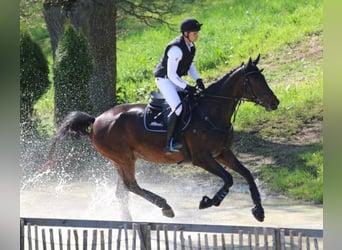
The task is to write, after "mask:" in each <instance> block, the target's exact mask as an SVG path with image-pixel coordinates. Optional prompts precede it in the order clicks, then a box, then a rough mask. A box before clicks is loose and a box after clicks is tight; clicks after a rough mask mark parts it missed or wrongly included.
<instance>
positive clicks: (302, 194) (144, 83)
mask: <svg viewBox="0 0 342 250" xmlns="http://www.w3.org/2000/svg"><path fill="white" fill-rule="evenodd" d="M184 2H185V3H184V9H185V10H187V11H186V13H182V14H175V15H173V17H172V18H171V19H170V20H168V22H171V23H173V24H175V25H174V30H170V29H168V28H167V27H166V26H162V25H160V26H156V27H153V28H146V29H138V30H136V29H134V25H135V23H134V22H130V25H131V27H128V29H127V30H129V32H127V33H125V35H123V36H121V35H120V36H118V41H117V42H118V44H117V47H118V50H117V53H118V55H117V58H118V61H117V68H118V83H117V89H118V95H119V98H120V101H121V102H146V101H147V99H148V96H149V92H150V91H151V90H155V89H156V86H155V84H154V79H153V76H152V71H153V69H154V67H155V65H156V64H157V62H158V61H159V59H160V56H161V55H162V53H163V50H164V48H165V45H166V44H167V43H168V42H169V41H170V40H171V39H172V38H174V37H175V36H177V35H178V32H177V30H178V23H179V22H180V20H182V19H183V18H184V17H187V16H194V17H196V18H198V19H199V20H200V21H201V22H202V23H203V24H204V25H203V29H202V31H201V32H200V39H199V40H198V42H197V43H196V45H197V55H196V63H197V68H198V71H199V72H200V74H201V76H202V78H203V79H204V81H205V83H206V84H209V83H210V82H212V81H213V80H214V79H216V78H218V77H220V76H222V75H224V74H225V73H226V72H228V71H229V70H230V69H232V68H234V67H236V66H238V65H239V64H240V63H241V62H243V61H246V60H248V58H249V57H250V56H252V57H256V56H257V55H258V54H259V53H260V54H261V61H260V67H262V68H264V69H265V71H264V72H265V76H266V79H267V81H268V82H269V84H270V86H271V88H272V89H273V90H274V92H275V93H276V95H277V96H278V97H279V99H280V101H281V104H280V106H279V109H278V110H277V111H274V112H270V113H268V112H265V111H264V110H263V109H262V108H260V107H257V106H255V105H253V104H249V103H244V104H243V105H241V107H240V109H239V111H238V115H237V117H236V121H235V123H234V127H235V130H236V132H237V139H236V143H235V145H234V150H236V151H237V152H238V153H239V152H248V153H252V154H255V155H257V156H261V157H264V158H271V163H270V164H265V165H263V166H261V168H260V169H259V170H257V171H256V174H258V177H260V178H261V179H262V180H263V181H264V182H266V183H267V184H268V186H269V188H270V189H271V190H274V191H277V192H281V193H284V194H286V195H289V196H291V197H294V198H298V199H302V200H308V201H314V202H316V203H321V202H322V197H323V188H322V185H323V149H322V142H321V141H318V142H310V141H309V142H305V141H301V142H300V143H299V144H300V145H298V142H296V141H294V139H293V137H295V136H297V137H298V134H300V133H301V132H302V131H303V130H305V129H306V128H307V127H308V126H309V125H310V124H311V123H313V122H314V121H316V120H318V121H320V120H321V119H322V117H323V104H322V98H323V80H322V79H323V77H322V75H323V72H322V65H321V59H320V62H317V61H318V58H317V57H312V56H311V55H310V54H309V53H307V51H309V50H310V49H311V47H312V45H311V44H310V41H311V40H310V39H311V38H312V37H318V39H319V41H318V44H320V45H321V44H322V29H323V20H322V19H323V15H322V10H323V1H322V0H308V1H296V0H288V1H269V0H261V1H248V0H231V1H216V0H213V1H208V0H202V1H184ZM136 25H139V27H141V24H139V23H138V22H137V23H136ZM175 30H176V31H175ZM40 34H41V33H40ZM42 44H48V43H45V42H44V43H42ZM298 45H300V46H298ZM46 46H48V45H46ZM314 46H316V44H315V45H314ZM44 51H49V49H48V48H45V49H44ZM50 63H51V60H50ZM52 109H53V90H52V89H51V90H50V91H49V92H48V93H47V94H46V95H44V96H43V97H42V99H41V100H40V102H39V103H38V104H37V105H36V116H37V118H38V119H40V120H42V125H43V126H44V127H46V131H48V133H50V134H51V133H52V132H53V131H54V127H53V125H52V124H53V123H52V121H53V117H52V115H53V112H51V110H52Z"/></svg>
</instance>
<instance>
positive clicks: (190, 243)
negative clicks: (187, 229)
mask: <svg viewBox="0 0 342 250" xmlns="http://www.w3.org/2000/svg"><path fill="white" fill-rule="evenodd" d="M188 241H189V250H192V240H191V235H188Z"/></svg>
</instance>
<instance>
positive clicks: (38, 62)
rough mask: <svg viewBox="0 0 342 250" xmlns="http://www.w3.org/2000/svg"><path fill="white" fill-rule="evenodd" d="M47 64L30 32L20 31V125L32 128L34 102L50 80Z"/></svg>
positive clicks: (25, 128) (43, 91)
mask: <svg viewBox="0 0 342 250" xmlns="http://www.w3.org/2000/svg"><path fill="white" fill-rule="evenodd" d="M48 75H49V70H48V64H47V61H46V59H45V57H44V54H43V52H42V50H41V48H40V46H39V45H38V44H37V43H36V42H34V41H33V40H32V38H31V36H30V34H29V33H28V32H27V31H25V30H21V32H20V125H21V126H22V129H23V130H25V131H26V130H29V129H32V125H33V120H32V119H33V118H32V117H33V107H34V104H35V103H36V102H37V101H38V100H39V99H40V98H41V96H42V95H43V94H44V93H45V92H46V91H47V89H48V87H49V85H50V81H49V78H48Z"/></svg>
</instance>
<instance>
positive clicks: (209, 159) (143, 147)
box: [49, 54, 279, 222]
mask: <svg viewBox="0 0 342 250" xmlns="http://www.w3.org/2000/svg"><path fill="white" fill-rule="evenodd" d="M259 59H260V54H259V55H258V56H257V58H256V59H254V60H252V59H251V57H249V60H248V62H247V63H242V64H241V65H240V66H238V67H236V68H235V69H233V70H231V71H230V72H228V73H227V74H226V75H224V76H223V77H222V78H220V79H218V80H217V81H216V82H213V83H210V84H209V86H208V87H207V88H206V89H204V90H202V91H201V92H200V93H199V94H198V96H197V105H196V106H195V107H194V108H193V110H192V116H191V121H190V122H189V124H188V126H187V127H186V129H185V130H184V131H182V137H183V142H184V147H185V148H186V149H187V154H185V153H184V151H180V152H172V153H166V152H165V151H164V146H165V141H166V133H156V132H151V131H148V130H146V128H145V127H144V121H143V116H144V110H145V108H146V106H147V104H141V103H126V104H119V105H116V106H114V107H112V108H110V109H109V110H107V111H105V112H103V113H102V114H100V115H99V116H97V117H94V116H92V115H90V114H88V113H85V112H82V111H72V112H69V114H68V115H67V116H66V117H65V119H64V120H63V122H62V123H61V125H60V127H59V128H58V130H57V132H56V134H55V135H54V137H53V143H52V147H51V149H50V154H49V155H50V156H49V158H50V161H52V159H51V158H52V155H53V150H52V149H53V148H54V145H55V144H56V142H57V140H60V139H61V138H63V137H65V136H68V135H69V136H72V137H74V138H81V136H86V137H88V138H89V139H90V141H91V143H92V145H93V146H94V148H95V149H96V150H97V151H98V152H99V153H100V154H101V155H102V156H104V157H106V158H108V159H109V160H110V161H111V162H112V163H113V164H114V166H115V168H116V170H117V173H118V175H119V177H120V178H119V180H121V183H123V185H122V186H121V187H120V185H118V186H117V191H116V193H117V195H118V191H119V189H120V188H121V190H122V188H123V187H124V189H126V190H128V191H130V192H132V193H135V194H136V195H139V196H141V197H143V198H144V199H146V200H147V201H149V202H151V203H152V204H154V205H156V206H158V207H159V208H161V210H162V214H163V215H164V216H166V217H170V218H172V217H174V216H175V214H174V211H173V209H172V208H171V206H170V205H169V204H168V203H167V201H166V199H164V198H163V197H160V196H159V195H157V194H155V193H153V192H151V191H149V190H146V189H143V188H141V187H140V186H139V184H138V183H137V180H136V178H135V162H136V160H137V159H144V160H146V161H148V162H154V163H158V164H174V163H180V162H189V163H191V164H193V165H194V166H198V167H200V168H203V169H204V170H206V171H208V172H209V173H211V174H213V175H216V176H218V177H220V178H221V179H222V180H223V186H222V187H221V188H220V189H219V190H218V191H217V192H216V194H215V195H214V196H213V197H212V198H209V197H208V196H206V195H205V196H203V198H202V200H201V201H200V204H199V209H205V208H209V207H211V206H219V205H220V203H221V202H222V200H223V199H224V198H225V197H226V196H227V194H228V193H229V189H230V187H231V186H232V185H233V177H232V175H231V174H230V173H229V172H228V171H227V169H226V168H230V169H231V170H233V171H236V172H237V173H239V174H240V175H241V176H243V177H244V178H245V180H246V181H247V183H248V185H249V190H250V194H251V198H252V201H253V203H254V207H252V209H251V211H252V214H253V215H254V217H255V218H256V220H258V221H260V222H262V221H264V218H265V212H264V209H263V206H262V204H261V198H260V194H259V191H258V188H257V185H256V183H255V181H254V179H253V176H252V174H251V172H250V171H249V170H248V169H247V168H246V167H245V166H243V165H242V163H241V162H240V161H239V160H238V159H237V158H236V157H235V155H234V154H233V152H232V149H231V147H232V143H233V132H234V131H233V126H232V121H231V118H232V116H233V114H235V112H236V110H237V107H238V106H239V104H240V103H241V101H249V102H253V103H255V104H258V105H260V106H262V107H264V108H265V110H266V111H272V110H276V109H277V107H278V105H279V100H278V98H277V97H276V96H275V94H274V93H273V91H272V90H271V89H270V87H269V86H268V83H267V82H266V79H265V77H264V75H263V74H262V71H263V69H261V70H260V69H259V68H258V66H257V64H258V62H259ZM126 193H128V192H127V191H126ZM126 196H127V195H126Z"/></svg>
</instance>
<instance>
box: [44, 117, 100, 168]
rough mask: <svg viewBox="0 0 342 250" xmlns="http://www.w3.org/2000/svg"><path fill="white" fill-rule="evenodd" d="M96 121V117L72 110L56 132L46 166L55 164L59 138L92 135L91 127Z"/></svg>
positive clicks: (77, 137)
mask: <svg viewBox="0 0 342 250" xmlns="http://www.w3.org/2000/svg"><path fill="white" fill-rule="evenodd" d="M94 122H95V117H94V116H91V115H89V114H87V113H85V112H81V111H72V112H70V113H69V114H68V115H67V116H66V117H65V118H64V120H63V121H62V124H61V125H60V127H59V128H58V130H57V132H56V134H55V135H54V136H53V137H52V139H51V147H50V150H49V154H48V161H47V163H46V164H45V168H51V167H52V166H53V159H52V157H53V154H54V152H55V147H56V143H57V141H58V140H60V139H63V138H65V137H67V136H69V137H71V138H73V139H80V138H81V136H83V135H87V136H90V132H89V128H90V126H91V125H92V124H93V123H94Z"/></svg>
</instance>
